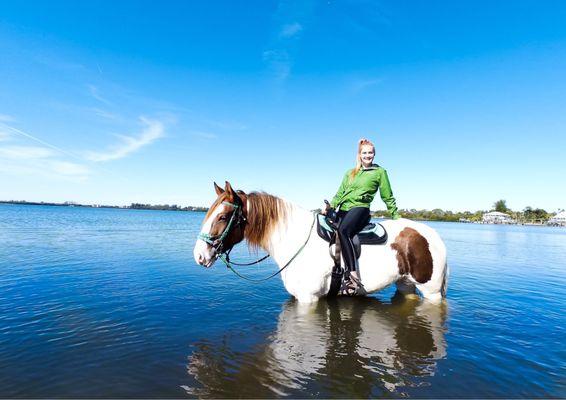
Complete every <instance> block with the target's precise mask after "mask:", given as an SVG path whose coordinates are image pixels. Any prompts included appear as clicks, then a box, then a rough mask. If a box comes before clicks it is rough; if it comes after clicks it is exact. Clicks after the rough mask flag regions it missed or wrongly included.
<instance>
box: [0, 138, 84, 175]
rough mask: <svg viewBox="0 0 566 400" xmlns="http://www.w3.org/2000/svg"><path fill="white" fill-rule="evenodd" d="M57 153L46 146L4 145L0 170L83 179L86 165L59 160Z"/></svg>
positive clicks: (0, 158) (17, 173) (18, 173)
mask: <svg viewBox="0 0 566 400" xmlns="http://www.w3.org/2000/svg"><path fill="white" fill-rule="evenodd" d="M58 155H59V154H58V153H57V152H55V151H53V150H51V149H49V148H47V147H38V146H6V147H0V170H1V171H3V172H7V173H12V174H16V175H35V176H43V177H46V178H55V179H57V178H71V179H72V180H78V181H83V180H85V179H86V178H87V177H88V175H89V174H90V171H89V169H88V168H87V167H85V166H83V165H80V164H77V163H71V162H67V161H60V160H58V159H57V158H56V157H57V156H58Z"/></svg>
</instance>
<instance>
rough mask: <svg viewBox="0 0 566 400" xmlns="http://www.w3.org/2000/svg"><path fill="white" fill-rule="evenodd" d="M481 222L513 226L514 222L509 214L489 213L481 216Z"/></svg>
mask: <svg viewBox="0 0 566 400" xmlns="http://www.w3.org/2000/svg"><path fill="white" fill-rule="evenodd" d="M482 222H483V223H484V224H514V223H515V222H516V221H515V220H514V219H513V218H511V216H510V215H509V214H505V213H502V212H499V211H491V212H488V213H485V214H484V215H483V217H482Z"/></svg>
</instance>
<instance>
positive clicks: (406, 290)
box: [396, 277, 417, 297]
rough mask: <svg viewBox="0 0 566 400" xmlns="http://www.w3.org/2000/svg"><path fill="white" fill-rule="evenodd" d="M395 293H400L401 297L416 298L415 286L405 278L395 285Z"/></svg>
mask: <svg viewBox="0 0 566 400" xmlns="http://www.w3.org/2000/svg"><path fill="white" fill-rule="evenodd" d="M396 285H397V291H398V292H399V293H401V294H402V295H403V296H411V297H412V296H416V294H417V292H416V287H415V284H414V283H413V282H411V281H409V280H408V279H407V278H406V277H402V278H400V279H399V280H398V281H397V283H396Z"/></svg>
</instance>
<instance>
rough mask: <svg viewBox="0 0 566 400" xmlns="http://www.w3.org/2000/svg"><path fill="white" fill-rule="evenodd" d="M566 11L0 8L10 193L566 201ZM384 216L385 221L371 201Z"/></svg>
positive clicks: (0, 92)
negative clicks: (360, 150) (371, 163)
mask: <svg viewBox="0 0 566 400" xmlns="http://www.w3.org/2000/svg"><path fill="white" fill-rule="evenodd" d="M564 21H566V3H564V2H561V1H545V2H539V1H518V2H515V1H514V2H511V1H501V2H488V1H485V2H482V1H473V2H464V1H463V2H453V1H427V2H417V1H414V2H412V1H410V2H399V1H388V2H377V1H320V2H317V1H297V2H292V1H289V2H287V1H284V2H277V1H257V2H232V1H226V2H212V1H211V2H196V1H178V2H167V1H163V2H159V3H158V2H154V1H145V2H144V1H131V2H130V1H120V2H110V1H84V2H70V1H69V2H59V1H44V2H33V1H28V2H2V4H1V5H0V54H1V56H0V199H5V200H7V199H25V200H30V201H31V200H35V201H40V200H43V201H76V202H81V203H104V204H118V205H122V204H129V203H132V202H143V203H153V204H156V203H161V204H163V203H168V204H179V205H209V204H210V203H211V202H212V201H213V199H214V197H215V196H214V191H213V188H212V182H213V181H217V182H219V183H223V182H224V181H225V180H229V181H230V182H232V183H233V185H234V186H235V187H237V188H240V189H243V190H246V191H250V190H265V191H267V192H270V193H273V194H276V195H279V196H282V197H284V198H286V199H289V200H292V201H295V202H297V203H299V204H301V205H303V206H305V207H308V208H314V207H318V206H319V205H320V204H321V201H322V199H324V198H331V197H332V196H333V194H334V192H335V191H336V189H337V188H338V185H339V183H340V180H341V177H342V175H343V173H344V171H345V170H346V169H348V168H351V167H352V165H353V162H354V155H355V147H356V142H357V140H358V139H359V138H360V137H367V138H369V139H371V140H373V141H374V142H375V143H376V146H377V149H376V150H377V155H376V161H377V162H378V163H379V164H381V165H383V166H384V167H385V168H386V169H387V170H388V172H389V176H390V179H391V182H392V187H393V191H394V194H395V196H396V198H397V203H398V205H399V207H400V208H417V209H421V208H428V209H432V208H437V207H438V208H444V209H451V210H455V211H456V210H480V209H489V208H491V206H492V204H493V203H494V202H495V201H496V200H498V199H506V200H507V204H508V206H510V207H511V208H512V209H515V210H521V209H523V208H524V207H526V206H532V207H540V208H545V209H547V210H548V211H556V210H557V209H559V208H565V207H566V185H565V184H564V176H565V175H566V174H565V173H566V161H564V153H565V149H566V24H564ZM372 209H384V205H383V204H382V203H381V201H380V200H379V199H376V200H375V201H374V203H373V205H372Z"/></svg>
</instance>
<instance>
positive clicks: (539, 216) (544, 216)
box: [372, 200, 554, 223]
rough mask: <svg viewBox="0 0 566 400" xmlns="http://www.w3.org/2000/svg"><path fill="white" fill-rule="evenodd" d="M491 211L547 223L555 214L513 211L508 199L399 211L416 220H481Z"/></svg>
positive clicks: (380, 213) (381, 214)
mask: <svg viewBox="0 0 566 400" xmlns="http://www.w3.org/2000/svg"><path fill="white" fill-rule="evenodd" d="M490 211H499V212H502V213H505V214H508V215H509V216H510V217H511V218H512V219H514V220H515V221H517V222H518V223H546V222H547V221H548V220H549V219H550V218H552V216H553V215H554V214H553V213H549V212H547V211H546V210H544V209H542V208H533V207H530V206H528V207H525V208H524V209H523V210H522V211H513V210H511V209H510V208H509V207H507V202H506V200H497V201H496V202H495V203H493V207H492V209H491V210H479V211H473V212H472V211H462V212H452V211H445V210H442V209H440V208H435V209H434V210H416V209H414V208H413V209H402V210H399V213H400V214H401V216H402V217H403V218H408V219H415V220H426V221H449V222H458V221H469V222H480V221H481V220H482V218H483V215H484V214H485V213H487V212H490ZM372 216H373V217H378V218H379V217H385V218H389V217H390V215H389V213H388V212H387V211H378V212H375V213H373V215H372Z"/></svg>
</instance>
